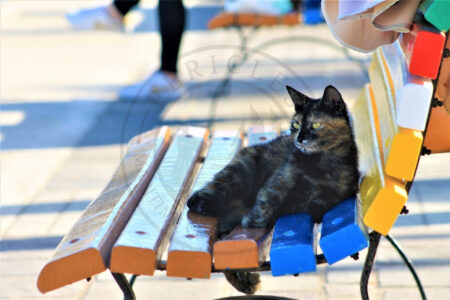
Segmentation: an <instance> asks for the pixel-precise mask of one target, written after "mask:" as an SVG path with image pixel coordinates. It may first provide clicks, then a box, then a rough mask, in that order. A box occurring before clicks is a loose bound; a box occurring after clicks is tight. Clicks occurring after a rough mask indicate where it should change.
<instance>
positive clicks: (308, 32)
mask: <svg viewBox="0 0 450 300" xmlns="http://www.w3.org/2000/svg"><path fill="white" fill-rule="evenodd" d="M98 3H99V2H95V3H94V2H89V3H86V2H84V1H43V0H39V1H33V2H30V1H8V0H6V1H0V13H1V15H0V17H1V18H0V21H1V40H0V46H1V49H0V51H1V52H0V62H1V64H0V65H1V69H0V79H1V80H0V93H1V94H0V98H1V103H2V105H1V113H0V125H1V126H2V127H1V135H0V140H1V147H2V154H1V169H0V171H1V186H0V187H1V202H0V204H1V210H0V215H1V219H0V238H1V246H0V247H1V248H0V298H2V299H34V298H38V299H46V298H56V299H64V298H68V299H100V298H102V297H103V298H105V299H121V298H122V297H121V293H120V290H119V288H118V287H117V286H116V284H115V282H114V281H113V279H112V277H111V276H110V274H108V273H107V272H105V273H103V274H100V275H98V276H95V277H94V278H93V279H92V280H91V281H90V282H89V283H88V282H84V281H82V282H78V283H75V284H73V285H70V286H67V287H64V288H61V289H58V290H56V291H53V292H50V293H48V294H46V295H42V294H40V293H39V291H38V290H37V288H36V279H37V275H38V273H39V271H40V269H41V268H42V266H43V265H44V264H45V263H46V261H47V259H48V258H49V257H50V256H51V254H52V252H53V249H54V248H55V247H56V245H57V244H58V242H59V240H60V239H61V238H62V236H63V235H64V234H65V233H67V231H68V230H69V229H70V227H71V226H72V225H73V223H74V222H75V221H76V219H77V218H78V217H79V216H80V214H81V213H82V211H83V209H84V208H85V207H86V206H87V205H88V204H89V202H90V201H91V200H93V199H94V198H95V197H96V196H97V195H98V194H99V193H100V191H101V190H102V188H103V187H104V185H105V184H106V183H107V182H108V180H109V178H110V176H111V175H112V173H113V171H114V169H115V167H116V166H117V165H118V162H119V160H120V158H121V156H122V155H123V153H124V145H125V144H126V142H127V141H128V140H129V139H130V138H131V137H132V136H134V135H135V134H137V133H139V132H143V131H146V130H149V129H152V128H154V127H155V126H160V125H165V124H166V125H169V126H171V127H177V126H181V125H188V124H189V125H206V124H208V123H209V122H212V124H213V128H247V127H248V126H250V125H254V124H261V123H264V124H274V125H275V126H277V127H280V128H286V127H287V120H288V119H289V115H290V114H291V110H292V108H291V107H290V105H289V100H288V99H287V95H286V92H285V91H284V85H285V84H290V85H292V86H294V87H297V88H299V89H301V90H303V91H305V92H306V93H309V94H310V95H312V96H320V93H321V90H322V89H323V87H324V86H325V85H326V84H333V85H335V86H336V87H337V88H338V89H340V90H341V91H342V93H343V95H344V98H345V99H346V100H347V102H348V104H349V105H351V104H352V102H353V101H354V100H355V97H356V96H357V95H358V92H359V89H360V87H361V86H362V85H363V84H364V83H365V82H366V81H367V77H366V75H365V74H364V72H363V71H364V67H367V62H368V57H367V56H363V55H357V56H356V57H357V59H358V61H357V62H355V61H351V60H349V58H348V57H346V55H344V54H343V53H342V51H341V50H340V49H339V47H337V44H336V43H335V42H334V40H333V38H332V37H331V35H330V33H329V31H328V29H327V28H326V27H325V26H323V25H321V26H317V27H307V26H303V27H298V28H271V29H264V30H260V32H259V33H258V34H257V35H256V36H255V37H254V39H253V40H252V42H251V44H250V48H252V52H251V54H252V55H251V56H250V58H249V61H248V62H247V63H246V64H244V65H243V66H242V67H241V68H240V69H238V70H237V71H236V72H235V74H233V78H234V80H233V81H232V84H231V89H230V90H229V94H228V95H227V96H225V97H222V98H220V99H219V100H218V101H217V102H216V103H215V102H213V101H211V93H212V91H213V90H214V89H215V88H216V86H217V85H218V83H219V82H220V79H221V78H223V76H224V72H225V69H226V66H227V65H228V64H230V63H232V62H233V61H235V60H237V59H239V56H238V55H237V53H238V52H237V47H238V45H239V43H238V38H237V37H238V36H237V34H236V33H235V32H233V31H231V30H217V31H215V32H207V31H205V30H204V27H205V22H206V19H207V17H208V16H209V15H211V14H212V13H214V12H215V11H217V9H218V6H217V3H216V2H213V1H209V2H203V1H199V2H197V1H186V4H187V5H188V6H192V9H191V11H190V15H189V17H190V21H189V23H188V31H187V33H186V35H185V37H184V40H183V44H182V49H181V54H180V61H179V69H180V75H181V78H182V79H183V80H184V81H185V83H186V86H187V88H188V90H189V96H188V97H186V98H183V99H182V100H179V101H177V102H175V103H171V104H168V105H164V104H158V103H152V102H150V101H146V99H145V93H146V91H145V87H142V84H140V82H141V81H142V80H144V79H145V78H146V76H148V74H150V73H151V72H152V70H154V69H155V68H157V67H158V55H159V48H160V42H159V37H158V34H157V32H156V31H155V29H154V26H153V25H152V24H154V23H155V22H154V21H152V20H153V19H152V18H151V16H154V8H153V7H154V3H153V2H144V4H143V8H142V9H141V12H142V15H143V16H144V17H147V18H145V22H143V23H140V25H138V26H135V27H133V26H132V25H130V27H131V28H132V29H133V28H134V30H135V31H136V33H134V34H132V33H125V34H123V33H115V32H105V31H86V32H79V31H73V30H71V29H70V28H69V26H68V24H66V22H65V20H64V17H63V16H64V13H65V12H67V11H68V10H71V9H77V8H80V7H83V6H87V5H95V4H98ZM148 16H150V18H148ZM138 17H139V14H137V13H136V14H135V15H132V18H131V21H130V22H131V23H132V21H133V19H139V18H138ZM278 38H284V42H283V43H276V44H274V45H270V46H268V47H267V48H264V49H262V50H258V49H256V45H260V44H262V43H264V42H266V41H269V40H271V39H278ZM352 55H356V54H354V53H353V54H352ZM449 158H450V156H449V155H448V154H445V155H432V156H429V157H424V158H422V160H421V163H420V167H419V171H418V176H417V180H416V182H415V183H414V185H413V188H412V190H411V193H410V197H409V201H408V208H409V209H410V214H409V215H406V216H400V217H399V219H398V221H397V224H396V226H395V228H394V229H393V230H392V235H393V236H394V237H396V238H397V239H398V241H399V242H400V244H401V245H402V247H403V249H404V250H405V251H406V253H407V254H408V255H409V257H410V258H411V259H412V260H413V262H414V264H415V266H416V268H417V271H418V274H419V276H420V277H421V279H422V281H423V283H424V285H425V289H426V292H427V294H428V297H429V299H448V295H450V280H449V278H450V251H449V250H448V249H450V233H449V232H450V163H449ZM364 257H365V251H363V252H362V253H361V260H360V261H356V262H355V261H353V260H351V259H346V260H344V261H342V262H339V263H337V264H336V265H334V266H332V267H329V266H319V267H318V272H317V273H313V274H306V275H300V276H299V277H281V278H272V277H271V276H270V275H269V274H264V276H263V279H262V281H263V284H262V290H261V291H260V292H259V294H270V295H276V296H285V297H291V298H295V299H359V276H360V270H361V265H362V261H363V258H364ZM135 291H136V294H137V296H138V297H139V299H147V298H148V299H213V298H219V297H225V296H230V295H238V293H237V292H235V291H234V290H233V289H232V288H231V287H230V285H228V284H227V283H226V281H225V280H224V279H223V276H222V275H221V274H216V275H213V276H212V279H211V280H209V281H205V280H192V281H186V280H185V279H179V278H170V277H165V274H164V273H162V272H159V273H157V275H156V276H154V277H142V278H138V280H137V282H136V284H135ZM370 294H371V295H372V299H396V300H398V299H419V294H418V292H417V290H416V288H415V283H414V281H413V280H412V277H411V275H410V273H409V272H408V271H407V269H406V267H405V266H404V265H403V264H402V262H401V260H400V258H399V256H398V255H397V254H396V252H395V251H394V250H393V249H392V247H391V246H390V245H389V244H388V242H387V241H386V240H382V242H381V245H380V248H379V250H378V254H377V260H376V264H375V272H373V273H372V277H371V280H370Z"/></svg>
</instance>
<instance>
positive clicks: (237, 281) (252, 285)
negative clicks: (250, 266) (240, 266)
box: [224, 271, 261, 295]
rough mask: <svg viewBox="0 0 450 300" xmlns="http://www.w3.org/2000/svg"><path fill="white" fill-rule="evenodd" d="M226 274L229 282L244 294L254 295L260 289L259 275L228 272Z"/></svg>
mask: <svg viewBox="0 0 450 300" xmlns="http://www.w3.org/2000/svg"><path fill="white" fill-rule="evenodd" d="M224 274H225V278H226V279H227V280H228V282H229V283H230V284H231V285H232V286H233V287H234V288H235V289H237V290H238V291H240V292H242V293H245V294H247V295H252V294H254V293H255V292H256V291H257V290H258V289H259V284H260V283H261V281H260V279H259V273H250V272H233V271H226V272H224Z"/></svg>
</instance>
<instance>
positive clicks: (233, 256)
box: [214, 126, 278, 269]
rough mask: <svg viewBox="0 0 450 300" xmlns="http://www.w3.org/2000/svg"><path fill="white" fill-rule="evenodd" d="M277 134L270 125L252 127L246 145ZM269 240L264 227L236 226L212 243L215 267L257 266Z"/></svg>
mask: <svg viewBox="0 0 450 300" xmlns="http://www.w3.org/2000/svg"><path fill="white" fill-rule="evenodd" d="M277 135H278V133H277V131H276V130H275V129H274V128H273V127H271V126H262V127H252V128H250V130H249V133H248V145H249V146H252V145H256V144H260V143H266V142H269V141H270V140H271V139H273V138H275V137H276V136H277ZM271 240H272V232H267V230H265V229H261V228H242V226H237V227H236V228H235V229H234V230H233V231H232V232H230V233H229V234H228V235H227V236H226V237H224V238H223V239H222V240H220V241H217V242H216V243H215V244H214V266H215V268H216V269H227V268H230V269H246V268H257V267H258V266H259V265H260V264H261V263H262V262H263V261H265V259H266V257H267V255H268V252H269V246H270V242H271Z"/></svg>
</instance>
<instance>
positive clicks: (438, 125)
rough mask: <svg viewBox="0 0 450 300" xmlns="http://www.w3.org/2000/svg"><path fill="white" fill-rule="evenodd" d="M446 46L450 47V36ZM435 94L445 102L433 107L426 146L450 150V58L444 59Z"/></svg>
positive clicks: (438, 150)
mask: <svg viewBox="0 0 450 300" xmlns="http://www.w3.org/2000/svg"><path fill="white" fill-rule="evenodd" d="M446 48H449V49H450V38H448V39H447V44H446ZM434 96H435V97H436V98H437V99H439V100H440V101H442V102H443V106H442V107H433V108H432V109H431V114H430V120H429V121H428V127H427V134H426V136H425V141H424V146H425V147H426V148H427V149H429V150H431V153H442V152H450V59H449V58H447V59H443V60H442V66H441V71H440V74H439V78H438V82H437V87H436V92H435V94H434Z"/></svg>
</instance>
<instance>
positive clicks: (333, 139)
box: [287, 86, 352, 154]
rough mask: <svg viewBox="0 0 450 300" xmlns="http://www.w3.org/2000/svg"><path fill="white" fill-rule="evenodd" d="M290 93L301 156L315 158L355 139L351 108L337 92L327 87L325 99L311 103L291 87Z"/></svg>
mask: <svg viewBox="0 0 450 300" xmlns="http://www.w3.org/2000/svg"><path fill="white" fill-rule="evenodd" d="M287 89H288V92H289V94H290V96H291V98H292V101H293V102H294V104H295V114H294V116H293V117H292V120H291V133H292V134H293V135H294V144H295V146H296V147H297V149H298V150H300V152H302V153H304V154H314V153H318V152H323V151H328V150H332V149H333V148H334V147H335V146H337V145H339V144H340V143H341V142H342V141H343V140H348V138H352V136H351V129H350V125H349V120H348V115H347V108H346V106H345V103H344V100H343V99H342V97H341V94H340V93H339V92H338V91H337V90H336V88H334V87H332V86H328V87H326V88H325V91H324V94H323V96H322V98H321V99H311V98H309V97H308V96H305V95H303V94H302V93H300V92H299V91H297V90H295V89H293V88H291V87H289V86H287Z"/></svg>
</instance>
